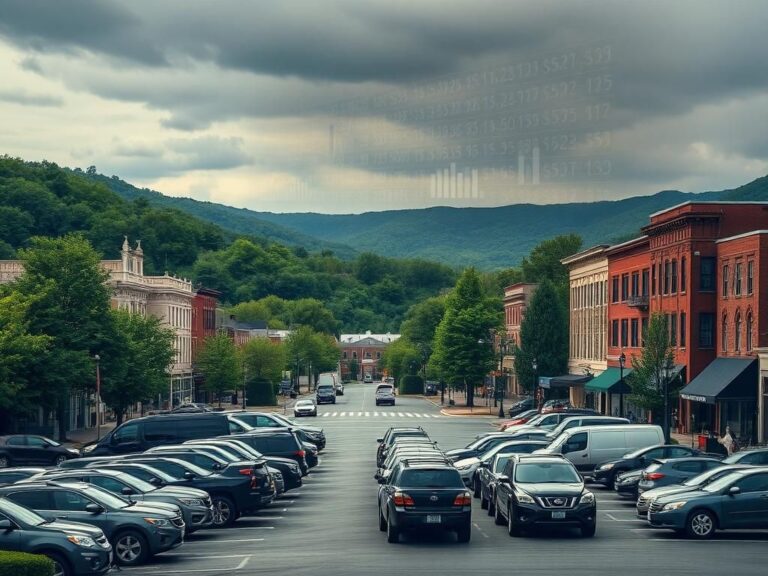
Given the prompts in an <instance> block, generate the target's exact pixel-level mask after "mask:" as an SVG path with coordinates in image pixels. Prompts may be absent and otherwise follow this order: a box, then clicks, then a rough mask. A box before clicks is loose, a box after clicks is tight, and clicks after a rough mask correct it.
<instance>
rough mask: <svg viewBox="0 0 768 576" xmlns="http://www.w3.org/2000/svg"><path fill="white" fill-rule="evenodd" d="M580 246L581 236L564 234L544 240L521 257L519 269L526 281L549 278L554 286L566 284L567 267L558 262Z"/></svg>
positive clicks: (576, 250)
mask: <svg viewBox="0 0 768 576" xmlns="http://www.w3.org/2000/svg"><path fill="white" fill-rule="evenodd" d="M580 248H581V237H579V236H578V235H576V234H564V235H561V236H555V237H554V238H550V239H549V240H544V241H543V242H541V243H540V244H538V245H537V246H536V247H535V248H534V249H533V250H531V253H530V254H529V255H528V256H526V257H525V258H523V261H522V263H521V264H520V270H521V272H522V274H523V277H524V278H525V281H526V282H536V283H537V282H543V281H544V280H549V281H550V282H552V283H554V284H555V285H556V286H560V285H562V284H565V285H566V286H567V285H568V269H567V268H566V267H565V266H563V265H562V264H561V262H560V260H562V259H563V258H566V257H568V256H572V255H573V254H576V252H578V251H579V249H580Z"/></svg>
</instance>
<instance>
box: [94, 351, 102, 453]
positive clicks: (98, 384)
mask: <svg viewBox="0 0 768 576" xmlns="http://www.w3.org/2000/svg"><path fill="white" fill-rule="evenodd" d="M93 359H94V360H96V441H97V442H98V441H99V439H101V371H100V369H99V362H100V361H101V357H100V356H99V355H98V354H96V355H95V356H94V357H93Z"/></svg>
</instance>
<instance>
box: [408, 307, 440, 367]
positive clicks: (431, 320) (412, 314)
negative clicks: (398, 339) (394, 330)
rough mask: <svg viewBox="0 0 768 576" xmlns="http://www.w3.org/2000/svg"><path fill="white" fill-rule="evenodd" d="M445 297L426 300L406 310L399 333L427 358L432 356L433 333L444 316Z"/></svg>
mask: <svg viewBox="0 0 768 576" xmlns="http://www.w3.org/2000/svg"><path fill="white" fill-rule="evenodd" d="M445 302H446V298H445V296H434V297H432V298H427V299H426V300H423V301H421V302H419V303H417V304H414V305H413V306H411V307H410V308H409V309H408V312H406V314H405V320H404V321H403V323H402V325H401V326H400V333H401V334H402V335H403V336H404V337H405V338H406V339H407V340H408V341H410V342H413V343H414V344H415V345H416V347H417V348H418V349H419V350H420V351H423V352H424V354H425V355H426V356H427V358H429V356H430V355H431V354H432V347H433V342H434V339H435V331H436V330H437V326H438V325H439V324H440V321H441V320H442V319H443V315H444V314H445Z"/></svg>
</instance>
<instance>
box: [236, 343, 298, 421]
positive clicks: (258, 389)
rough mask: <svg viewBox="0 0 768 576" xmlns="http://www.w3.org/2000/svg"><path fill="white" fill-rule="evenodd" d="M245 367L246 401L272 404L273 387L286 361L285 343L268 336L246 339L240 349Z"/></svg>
mask: <svg viewBox="0 0 768 576" xmlns="http://www.w3.org/2000/svg"><path fill="white" fill-rule="evenodd" d="M240 355H241V358H242V361H243V365H244V367H245V380H246V383H247V384H246V385H247V388H248V402H250V403H252V404H258V405H260V406H274V405H275V403H276V399H275V387H274V385H275V384H276V383H277V382H279V381H280V379H281V378H282V375H283V369H284V368H285V366H286V363H287V361H288V350H287V347H286V345H284V344H281V343H277V342H272V341H271V340H269V339H268V338H255V339H253V340H250V341H248V342H247V343H246V344H245V346H243V348H242V349H241V350H240Z"/></svg>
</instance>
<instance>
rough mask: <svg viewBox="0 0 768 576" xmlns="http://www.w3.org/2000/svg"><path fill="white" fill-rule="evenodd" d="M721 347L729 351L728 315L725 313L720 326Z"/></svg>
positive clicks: (724, 350)
mask: <svg viewBox="0 0 768 576" xmlns="http://www.w3.org/2000/svg"><path fill="white" fill-rule="evenodd" d="M720 340H721V342H720V349H721V350H722V351H723V352H728V316H726V315H725V314H723V321H722V324H721V326H720Z"/></svg>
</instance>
